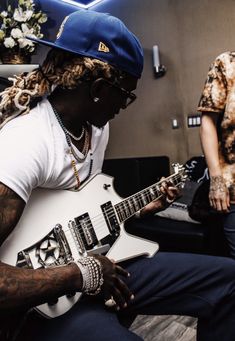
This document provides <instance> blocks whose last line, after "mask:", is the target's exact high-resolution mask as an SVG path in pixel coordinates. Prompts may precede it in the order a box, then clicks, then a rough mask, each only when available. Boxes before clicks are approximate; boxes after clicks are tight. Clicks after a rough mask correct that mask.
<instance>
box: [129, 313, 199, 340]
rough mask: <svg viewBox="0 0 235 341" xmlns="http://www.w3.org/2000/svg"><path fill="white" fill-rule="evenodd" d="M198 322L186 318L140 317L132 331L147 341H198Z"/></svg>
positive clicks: (134, 323) (133, 325)
mask: <svg viewBox="0 0 235 341" xmlns="http://www.w3.org/2000/svg"><path fill="white" fill-rule="evenodd" d="M196 323H197V320H196V319H195V318H192V317H185V316H174V315H173V316H172V315H171V316H145V315H140V316H138V317H137V318H136V319H135V321H134V322H133V324H132V326H131V328H130V329H131V330H132V331H134V332H135V333H136V334H138V335H139V336H141V337H142V338H143V340H145V341H196Z"/></svg>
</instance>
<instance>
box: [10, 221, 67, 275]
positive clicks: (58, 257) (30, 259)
mask: <svg viewBox="0 0 235 341" xmlns="http://www.w3.org/2000/svg"><path fill="white" fill-rule="evenodd" d="M72 259H73V258H72V253H71V250H70V247H69V244H68V242H67V239H66V236H65V234H64V231H63V229H62V226H61V225H59V224H58V225H56V226H55V227H54V228H53V229H52V230H51V232H49V233H48V235H47V236H46V237H45V238H43V239H41V240H40V241H39V242H37V243H36V244H34V245H32V246H30V247H29V248H27V249H24V250H22V251H20V252H19V253H18V255H17V262H16V266H18V267H21V268H22V267H24V268H31V269H37V268H40V267H43V268H48V267H50V266H58V265H64V264H67V263H69V262H70V261H71V260H72Z"/></svg>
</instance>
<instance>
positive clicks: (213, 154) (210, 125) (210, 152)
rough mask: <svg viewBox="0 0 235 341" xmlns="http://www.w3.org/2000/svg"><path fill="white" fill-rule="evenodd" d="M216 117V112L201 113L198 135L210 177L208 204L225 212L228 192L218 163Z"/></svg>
mask: <svg viewBox="0 0 235 341" xmlns="http://www.w3.org/2000/svg"><path fill="white" fill-rule="evenodd" d="M217 117H218V114H217V113H209V112H205V113H203V115H202V124H201V129H200V137H201V142H202V148H203V151H204V154H205V158H206V161H207V165H208V169H209V173H210V178H211V185H210V193H209V200H210V204H211V206H212V207H213V208H214V209H216V210H217V211H220V212H227V211H228V209H229V204H230V203H229V193H228V190H227V188H226V185H225V182H224V179H223V177H222V172H221V168H220V164H219V153H218V147H219V144H218V135H217V129H216V122H217Z"/></svg>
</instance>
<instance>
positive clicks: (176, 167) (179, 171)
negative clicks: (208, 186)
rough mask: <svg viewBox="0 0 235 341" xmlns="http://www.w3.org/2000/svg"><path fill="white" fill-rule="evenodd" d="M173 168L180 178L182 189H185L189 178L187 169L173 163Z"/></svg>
mask: <svg viewBox="0 0 235 341" xmlns="http://www.w3.org/2000/svg"><path fill="white" fill-rule="evenodd" d="M172 167H173V169H174V172H175V174H177V175H178V176H179V178H180V181H179V183H180V187H181V188H183V187H184V183H185V181H186V180H187V178H188V175H187V170H186V169H185V167H184V166H183V165H181V164H179V163H173V164H172Z"/></svg>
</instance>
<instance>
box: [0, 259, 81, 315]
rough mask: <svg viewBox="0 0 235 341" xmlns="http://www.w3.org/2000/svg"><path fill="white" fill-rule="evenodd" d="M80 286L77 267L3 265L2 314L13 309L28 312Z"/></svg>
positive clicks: (0, 266)
mask: <svg viewBox="0 0 235 341" xmlns="http://www.w3.org/2000/svg"><path fill="white" fill-rule="evenodd" d="M81 287H82V279H81V274H80V272H79V270H78V267H77V266H76V265H74V264H71V265H67V266H62V267H57V268H51V269H38V270H31V269H22V268H15V267H12V266H9V265H6V264H4V263H0V314H1V313H2V312H4V313H5V312H8V311H10V310H11V309H12V308H14V311H15V310H17V309H24V308H26V309H28V308H30V307H33V306H35V305H38V304H41V303H45V302H48V301H51V300H54V299H55V298H57V297H59V296H61V295H65V294H66V293H69V292H72V291H76V290H79V289H81Z"/></svg>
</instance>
